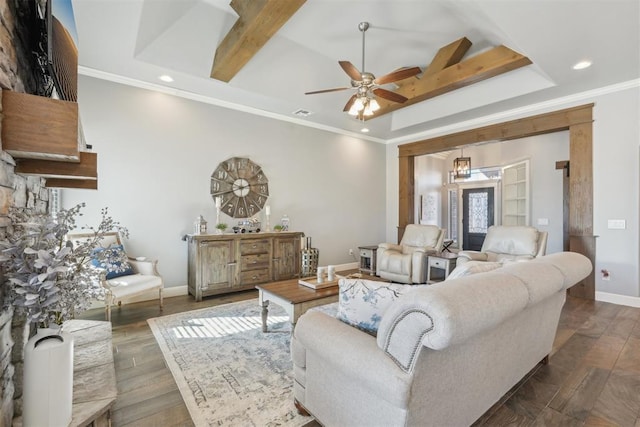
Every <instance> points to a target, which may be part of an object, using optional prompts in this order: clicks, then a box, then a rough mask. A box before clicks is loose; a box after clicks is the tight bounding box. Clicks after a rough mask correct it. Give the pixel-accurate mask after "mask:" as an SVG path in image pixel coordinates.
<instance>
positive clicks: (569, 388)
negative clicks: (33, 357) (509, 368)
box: [81, 291, 640, 427]
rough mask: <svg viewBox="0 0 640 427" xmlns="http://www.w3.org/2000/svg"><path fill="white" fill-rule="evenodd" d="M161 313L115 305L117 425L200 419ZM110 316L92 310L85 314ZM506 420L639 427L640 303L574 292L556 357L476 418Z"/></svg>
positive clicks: (180, 302)
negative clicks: (168, 346) (173, 364)
mask: <svg viewBox="0 0 640 427" xmlns="http://www.w3.org/2000/svg"><path fill="white" fill-rule="evenodd" d="M250 298H257V292H256V291H246V292H241V293H237V294H231V295H225V296H222V297H210V298H206V299H204V300H203V301H202V302H199V303H196V302H195V301H194V300H193V298H192V297H187V296H180V297H173V298H166V299H165V307H164V311H163V313H162V314H164V315H167V314H172V313H178V312H181V311H188V310H195V309H198V308H204V307H209V306H215V305H220V304H226V303H229V302H234V301H241V300H245V299H250ZM159 315H160V313H159V311H158V305H157V303H156V302H155V301H147V302H141V303H135V304H130V305H126V306H123V307H122V308H121V309H114V310H113V313H112V324H113V345H114V349H113V351H114V358H115V367H116V377H117V384H118V399H117V401H116V404H115V407H114V411H113V420H112V425H113V426H115V427H121V426H192V425H193V423H192V422H191V419H190V417H189V413H188V412H187V408H186V407H185V405H184V403H183V401H182V397H181V396H180V392H179V391H178V389H177V386H176V384H175V382H174V380H173V377H172V375H171V372H170V371H169V369H168V368H167V366H166V365H165V363H164V359H163V357H162V353H161V351H160V348H159V347H158V344H157V343H156V340H155V338H154V337H153V334H152V333H151V330H150V329H149V326H148V324H147V322H146V319H148V318H151V317H157V316H159ZM103 316H104V314H103V311H102V310H90V311H87V312H85V313H83V315H82V316H81V317H82V318H83V319H93V320H103V319H104V317H103ZM292 404H293V403H292ZM312 424H313V425H316V423H312ZM506 425H509V426H557V425H566V426H593V427H595V426H598V427H602V426H623V427H626V426H629V427H640V308H631V307H625V306H619V305H614V304H609V303H603V302H597V301H587V300H582V299H578V298H572V297H568V299H567V303H566V304H565V307H564V309H563V312H562V317H561V319H560V325H559V327H558V332H557V334H556V340H555V343H554V348H553V352H552V354H551V357H550V359H549V364H547V365H539V366H538V367H537V368H536V369H534V370H533V371H532V372H531V373H530V374H529V375H528V377H527V378H525V379H523V381H521V383H520V384H518V385H516V386H515V387H514V388H513V389H512V390H511V391H510V392H509V393H507V395H506V396H505V397H504V398H503V399H502V401H501V402H498V403H497V404H496V405H495V406H494V407H493V408H491V409H490V410H489V411H487V413H485V414H484V415H483V416H482V417H481V418H480V419H479V420H478V421H477V422H476V423H475V424H474V426H506Z"/></svg>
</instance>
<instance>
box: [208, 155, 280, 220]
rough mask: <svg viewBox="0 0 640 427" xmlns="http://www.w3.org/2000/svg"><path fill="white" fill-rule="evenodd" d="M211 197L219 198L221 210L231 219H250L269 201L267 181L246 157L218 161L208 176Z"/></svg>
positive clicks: (260, 169) (262, 173) (256, 166)
mask: <svg viewBox="0 0 640 427" xmlns="http://www.w3.org/2000/svg"><path fill="white" fill-rule="evenodd" d="M211 196H212V197H213V199H214V200H216V198H217V197H220V198H221V204H220V210H221V211H222V212H224V213H226V214H227V215H229V216H230V217H232V218H250V217H252V216H254V215H255V214H257V213H258V212H260V211H261V210H262V208H264V205H265V204H266V202H267V199H268V198H269V180H268V179H267V177H266V176H265V174H264V172H262V168H261V167H260V166H259V165H257V164H255V163H254V162H252V161H251V160H249V159H248V158H245V157H232V158H230V159H227V160H225V161H224V162H221V163H220V164H219V165H218V167H217V168H216V170H214V171H213V173H212V174H211Z"/></svg>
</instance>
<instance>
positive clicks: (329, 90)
mask: <svg viewBox="0 0 640 427" xmlns="http://www.w3.org/2000/svg"><path fill="white" fill-rule="evenodd" d="M347 89H351V88H350V87H337V88H335V89H324V90H315V91H313V92H305V93H304V94H305V95H314V94H316V93H327V92H338V91H340V90H347Z"/></svg>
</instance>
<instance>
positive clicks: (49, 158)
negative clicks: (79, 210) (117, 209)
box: [0, 90, 98, 189]
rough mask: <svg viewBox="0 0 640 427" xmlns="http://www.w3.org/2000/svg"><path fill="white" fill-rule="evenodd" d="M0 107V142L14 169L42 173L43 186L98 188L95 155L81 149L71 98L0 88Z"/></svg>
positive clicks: (77, 122) (74, 109)
mask: <svg viewBox="0 0 640 427" xmlns="http://www.w3.org/2000/svg"><path fill="white" fill-rule="evenodd" d="M0 112H1V115H0V117H1V120H2V123H1V124H2V126H0V128H1V132H0V143H1V144H2V150H4V151H6V152H7V153H9V154H10V155H11V156H12V157H13V158H14V159H15V160H16V173H18V174H20V175H35V176H40V177H43V178H47V184H46V185H47V187H67V188H85V189H95V188H97V187H98V163H97V154H96V153H92V152H88V151H86V144H85V142H84V139H83V137H82V130H81V126H80V122H79V120H78V104H77V103H76V102H69V101H62V100H59V99H52V98H47V97H44V96H37V95H30V94H27V93H21V92H14V91H10V90H2V91H0Z"/></svg>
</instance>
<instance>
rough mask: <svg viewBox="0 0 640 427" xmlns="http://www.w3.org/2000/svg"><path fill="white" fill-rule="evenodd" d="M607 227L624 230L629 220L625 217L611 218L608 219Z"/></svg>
mask: <svg viewBox="0 0 640 427" xmlns="http://www.w3.org/2000/svg"><path fill="white" fill-rule="evenodd" d="M607 228H608V229H610V230H624V229H625V228H627V221H626V220H624V219H610V220H608V221H607Z"/></svg>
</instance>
